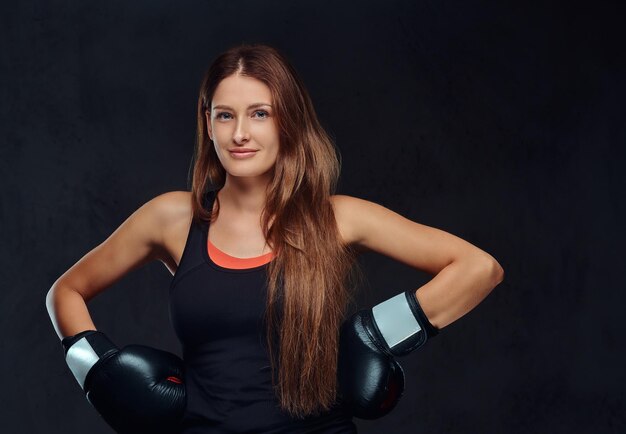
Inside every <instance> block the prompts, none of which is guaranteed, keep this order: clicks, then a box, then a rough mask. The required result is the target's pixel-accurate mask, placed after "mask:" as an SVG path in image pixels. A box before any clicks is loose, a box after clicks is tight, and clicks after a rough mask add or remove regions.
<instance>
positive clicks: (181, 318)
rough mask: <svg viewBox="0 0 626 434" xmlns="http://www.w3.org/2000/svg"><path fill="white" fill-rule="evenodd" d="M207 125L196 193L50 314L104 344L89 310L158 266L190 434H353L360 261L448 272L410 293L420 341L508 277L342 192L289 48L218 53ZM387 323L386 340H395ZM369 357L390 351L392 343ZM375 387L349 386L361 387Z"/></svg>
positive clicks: (470, 251) (61, 292) (105, 260)
mask: <svg viewBox="0 0 626 434" xmlns="http://www.w3.org/2000/svg"><path fill="white" fill-rule="evenodd" d="M197 114H198V134H197V143H196V153H195V160H194V165H193V172H192V187H191V191H190V192H182V191H176V192H169V193H165V194H162V195H160V196H157V197H155V198H154V199H152V200H150V201H149V202H147V203H146V204H144V205H143V206H142V207H140V208H139V209H138V210H137V211H135V212H134V213H133V214H132V215H131V216H130V217H129V218H128V219H127V220H126V221H125V222H124V223H123V224H122V225H121V226H120V227H119V228H118V229H117V230H116V231H115V232H114V233H113V234H112V235H111V236H110V237H109V238H108V239H107V240H105V241H104V242H103V243H102V244H101V245H99V246H97V247H96V248H95V249H93V250H92V251H91V252H89V253H88V254H87V255H85V257H84V258H82V259H81V260H80V261H78V262H77V263H76V264H75V265H74V266H72V267H71V268H70V269H69V270H68V271H67V272H66V273H64V274H63V275H62V276H61V277H60V278H59V279H58V280H57V281H56V282H55V284H54V285H53V287H52V288H51V290H50V292H49V294H48V297H47V305H48V310H49V313H50V317H51V319H52V321H53V324H54V326H55V329H56V331H57V334H58V335H59V337H60V338H64V337H65V338H66V339H68V337H70V338H73V337H75V336H80V333H81V332H83V333H84V332H85V331H92V332H91V333H94V332H93V331H95V330H96V328H95V325H94V324H93V322H92V320H91V318H90V315H89V313H88V310H87V307H86V302H88V301H89V300H90V299H91V298H93V297H94V296H95V295H97V294H98V293H100V292H101V291H103V290H105V289H106V288H107V287H109V286H110V285H112V284H113V283H114V282H116V281H117V280H119V279H120V278H122V277H123V276H124V275H125V274H126V273H128V272H129V271H131V270H133V269H135V268H137V267H139V266H142V265H144V264H146V263H148V262H150V261H153V260H160V261H161V262H163V264H164V265H165V266H166V267H167V268H168V269H169V270H170V272H171V273H172V274H173V275H174V277H173V279H172V284H171V286H170V309H171V316H172V321H173V323H174V327H175V330H176V333H177V335H178V337H179V338H180V339H181V342H182V345H183V359H184V368H185V374H184V375H185V380H184V381H185V386H186V407H185V410H184V417H183V427H184V428H183V429H182V432H184V433H201V432H202V433H209V432H227V431H228V432H247V431H250V432H312V431H315V432H326V433H331V432H332V433H339V432H356V429H355V426H354V424H353V422H352V420H351V418H352V415H353V412H351V411H350V410H349V409H347V408H346V406H344V405H342V400H343V399H344V398H345V400H346V401H350V400H351V399H352V400H353V401H355V400H358V399H361V401H363V397H359V398H358V399H356V398H354V396H352V394H354V393H356V394H358V393H360V392H359V391H357V392H355V391H351V390H347V388H344V389H343V390H341V391H339V390H338V381H337V374H338V372H337V370H338V369H337V365H338V363H337V359H338V354H339V338H340V336H339V330H340V326H341V325H342V323H343V324H347V322H346V317H345V314H346V310H347V305H348V303H349V301H350V300H351V294H352V290H351V282H353V281H352V280H351V279H350V276H351V271H354V269H355V267H354V265H355V264H356V262H355V259H356V256H357V254H358V252H360V251H363V250H371V251H375V252H378V253H381V254H384V255H386V256H389V257H391V258H393V259H396V260H398V261H400V262H402V263H405V264H407V265H410V266H412V267H415V268H416V269H419V270H423V271H426V272H428V273H431V274H433V275H436V276H435V277H434V278H433V279H432V280H431V281H430V282H428V283H427V284H426V285H424V286H422V287H421V288H419V289H418V290H415V289H412V290H411V291H407V300H409V299H411V298H412V299H413V300H412V301H411V303H412V306H413V313H414V314H415V317H416V320H417V322H416V324H419V325H417V328H416V329H415V330H419V329H420V328H421V329H424V330H425V329H428V330H435V331H436V330H439V329H441V328H443V327H445V326H447V325H448V324H450V323H451V322H453V321H455V320H457V319H458V318H460V317H461V316H463V315H464V314H466V313H467V312H468V311H470V310H471V309H473V308H474V307H475V306H476V305H477V304H478V303H480V301H481V300H482V299H483V298H484V297H486V296H487V295H488V293H489V292H490V291H491V290H492V289H493V288H494V287H495V286H496V285H497V284H498V283H499V282H500V281H501V280H502V278H503V271H502V268H501V267H500V265H499V264H498V263H497V261H496V260H495V259H494V258H493V257H491V256H490V255H489V254H487V253H486V252H484V251H482V250H480V249H479V248H477V247H475V246H473V245H471V244H470V243H468V242H466V241H464V240H462V239H460V238H458V237H456V236H454V235H451V234H449V233H446V232H444V231H441V230H438V229H435V228H432V227H428V226H424V225H421V224H418V223H416V222H413V221H410V220H408V219H406V218H404V217H402V216H400V215H398V214H396V213H394V212H393V211H391V210H388V209H386V208H384V207H382V206H380V205H377V204H375V203H372V202H369V201H366V200H362V199H358V198H355V197H350V196H345V195H333V193H334V191H335V188H336V182H337V179H338V176H339V160H338V156H337V153H336V150H335V147H334V144H333V142H332V141H331V139H330V138H329V136H328V135H327V134H326V133H325V131H324V130H323V128H322V126H321V125H320V123H319V121H318V119H317V116H316V114H315V111H314V108H313V105H312V102H311V99H310V97H309V95H308V92H307V91H306V89H305V87H304V85H303V83H302V81H301V80H300V79H299V78H298V76H297V74H296V72H295V70H294V69H293V67H292V66H291V65H290V64H289V62H288V61H287V60H286V59H285V58H284V56H282V55H281V53H279V52H278V51H277V50H275V49H273V48H271V47H268V46H265V45H241V46H237V47H233V48H231V49H230V50H228V51H226V52H225V53H223V54H221V55H220V56H219V57H218V58H217V59H216V60H215V61H214V63H213V64H212V65H211V67H210V68H209V70H208V71H207V73H206V75H205V77H204V79H203V82H202V86H201V89H200V96H199V99H198V113H197ZM418 302H419V303H418ZM415 306H421V310H420V309H419V308H416V307H415ZM397 309H400V308H397ZM418 311H419V315H418V314H417V312H418ZM392 312H393V311H392ZM407 312H408V308H407ZM379 315H380V314H379ZM389 316H392V315H389ZM418 317H419V318H418ZM377 321H378V323H379V324H378V326H379V327H373V329H376V330H379V331H380V332H382V334H383V335H385V333H384V332H385V331H384V330H383V326H382V321H381V320H380V318H377ZM420 326H421V327H420ZM342 333H343V335H342V336H345V335H348V334H349V333H348V332H345V333H344V332H343V331H342ZM357 335H358V333H350V338H345V339H351V340H352V342H351V343H349V344H344V343H343V341H342V346H348V345H350V346H351V350H350V351H348V350H345V351H344V356H343V364H344V365H346V364H347V366H351V364H353V363H354V361H353V360H350V359H348V358H347V355H348V353H350V355H351V356H353V355H354V351H352V348H356V347H354V346H353V345H356V344H355V343H354V342H355V341H354V340H355V339H362V338H363V336H364V335H361V336H360V337H358V336H357ZM367 336H371V333H369V334H367ZM416 336H417V334H416ZM342 339H344V338H343V337H342ZM384 339H386V335H385V338H382V337H380V340H381V341H382V340H384ZM425 339H426V338H425V337H424V339H423V340H422V341H421V342H422V343H423V341H425ZM74 342H76V340H74V341H72V342H69V343H68V344H67V345H66V351H67V349H68V348H70V347H71V346H72V345H73V343H74ZM358 345H360V347H363V348H364V347H365V346H368V348H370V349H371V348H373V347H375V346H377V347H380V346H381V345H382V346H384V347H385V348H387V349H390V348H392V344H390V343H389V340H387V343H386V344H380V345H379V344H377V345H371V342H369V343H365V344H364V343H363V342H360V343H359V344H358ZM420 345H421V344H420ZM92 347H95V345H92ZM415 347H416V346H413V347H412V348H415ZM90 348H91V347H90ZM342 348H343V347H342ZM412 348H411V349H412ZM392 349H393V348H392ZM373 351H376V349H375V348H374V350H373ZM390 353H391V354H392V355H393V354H396V353H394V351H390ZM368 357H369V356H368ZM385 357H386V356H385ZM68 364H69V362H68ZM90 366H91V365H90ZM70 368H71V369H72V366H70ZM390 369H391V370H392V371H394V372H396V374H395V375H397V371H398V369H397V368H394V367H392V368H390ZM77 370H80V369H78V368H77ZM73 372H74V369H73ZM74 374H75V376H76V375H77V374H76V372H74ZM339 374H340V375H343V378H345V377H346V376H348V375H350V374H349V373H347V372H346V373H344V374H342V373H339ZM180 376H181V377H182V374H181V375H180ZM362 377H363V376H358V377H355V378H353V380H354V381H353V382H352V386H355V384H356V386H355V387H356V388H357V389H358V388H361V389H362V390H364V389H365V388H364V387H362V385H359V384H358V382H359V381H360V379H361V378H362ZM172 378H174V379H176V376H175V375H174V376H173V377H172ZM77 379H78V377H77ZM402 379H403V378H402ZM83 381H84V378H83ZM79 382H80V381H79ZM173 382H175V381H173ZM348 383H349V381H348ZM343 384H347V383H346V381H345V380H344V383H343ZM81 385H83V384H82V383H81ZM362 390H361V391H362ZM338 392H341V393H338ZM386 393H388V392H386ZM400 394H401V392H400ZM348 395H350V396H348ZM398 397H399V396H395V397H392V398H389V397H386V398H385V399H386V400H387V401H389V399H396V400H397V398H398ZM367 399H369V397H368V398H367ZM94 405H96V404H94Z"/></svg>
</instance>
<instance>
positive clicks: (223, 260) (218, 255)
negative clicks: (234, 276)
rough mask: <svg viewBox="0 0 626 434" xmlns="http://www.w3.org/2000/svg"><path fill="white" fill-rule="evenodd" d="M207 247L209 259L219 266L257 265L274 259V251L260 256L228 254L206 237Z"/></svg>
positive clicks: (237, 267) (238, 268)
mask: <svg viewBox="0 0 626 434" xmlns="http://www.w3.org/2000/svg"><path fill="white" fill-rule="evenodd" d="M207 249H208V251H209V256H210V257H211V260H212V261H213V262H215V263H216V264H217V265H219V266H220V267H224V268H232V269H235V270H241V269H245V268H254V267H259V266H261V265H264V264H267V263H268V262H270V261H271V260H272V259H274V252H269V253H266V254H264V255H261V256H255V257H253V258H237V257H235V256H231V255H229V254H228V253H225V252H222V251H221V250H220V249H218V248H217V247H215V245H213V243H212V242H211V240H209V239H208V237H207Z"/></svg>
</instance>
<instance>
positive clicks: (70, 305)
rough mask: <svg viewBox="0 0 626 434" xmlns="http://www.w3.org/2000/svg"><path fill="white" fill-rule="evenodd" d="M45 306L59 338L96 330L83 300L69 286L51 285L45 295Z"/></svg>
mask: <svg viewBox="0 0 626 434" xmlns="http://www.w3.org/2000/svg"><path fill="white" fill-rule="evenodd" d="M46 308H47V309H48V315H49V316H50V320H51V321H52V325H53V326H54V329H55V331H56V332H57V335H58V336H59V339H63V338H64V337H66V336H72V335H75V334H77V333H79V332H82V331H84V330H96V326H95V325H94V323H93V321H92V319H91V315H89V310H88V309H87V304H86V303H85V300H84V299H83V297H82V296H81V295H80V294H79V293H78V292H76V291H74V290H73V289H71V288H68V287H64V286H62V285H56V284H55V285H53V286H52V288H50V291H48V295H47V296H46Z"/></svg>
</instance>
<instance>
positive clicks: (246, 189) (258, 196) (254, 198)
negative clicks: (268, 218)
mask: <svg viewBox="0 0 626 434" xmlns="http://www.w3.org/2000/svg"><path fill="white" fill-rule="evenodd" d="M268 184H269V182H259V179H258V178H242V177H232V176H229V175H226V182H225V183H224V187H222V188H221V189H220V191H219V198H220V201H221V203H223V204H226V205H227V206H228V207H230V208H231V209H232V210H234V211H235V212H237V213H242V214H253V215H260V214H261V212H262V211H263V208H264V207H265V200H266V197H267V195H266V191H267V186H268Z"/></svg>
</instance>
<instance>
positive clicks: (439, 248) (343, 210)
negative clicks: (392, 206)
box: [332, 195, 504, 329]
mask: <svg viewBox="0 0 626 434" xmlns="http://www.w3.org/2000/svg"><path fill="white" fill-rule="evenodd" d="M332 203H333V207H334V210H335V215H336V217H337V221H338V224H339V226H340V232H341V233H342V235H343V237H344V238H345V239H344V241H345V242H346V243H348V244H354V245H356V246H358V247H359V248H362V249H367V250H371V251H374V252H377V253H380V254H383V255H385V256H388V257H390V258H392V259H395V260H397V261H399V262H402V263H404V264H406V265H409V266H411V267H414V268H416V269H418V270H421V271H425V272H427V273H429V274H431V275H434V277H433V278H432V279H431V280H430V281H429V282H428V283H426V284H425V285H423V286H421V287H419V288H417V289H416V293H415V294H416V297H417V299H418V302H419V304H420V306H421V307H422V310H423V311H424V314H426V316H427V317H428V319H429V321H430V323H431V324H432V325H433V326H435V327H436V328H437V329H441V328H443V327H445V326H447V325H449V324H450V323H452V322H454V321H456V320H457V319H459V318H460V317H462V316H463V315H465V314H466V313H467V312H469V311H470V310H472V309H473V308H474V307H476V306H477V305H478V304H479V303H480V302H481V301H482V300H483V299H484V298H485V297H486V296H487V295H489V293H490V292H491V291H492V290H493V288H495V287H496V286H497V285H498V284H499V283H500V282H502V280H503V278H504V271H503V269H502V267H501V266H500V264H499V263H498V261H496V260H495V258H493V257H492V256H491V255H490V254H488V253H487V252H485V251H483V250H481V249H479V248H478V247H476V246H474V245H472V244H470V243H469V242H467V241H465V240H463V239H461V238H459V237H457V236H455V235H452V234H450V233H448V232H445V231H442V230H440V229H436V228H433V227H429V226H426V225H422V224H419V223H416V222H414V221H412V220H409V219H407V218H405V217H403V216H401V215H400V214H397V213H395V212H393V211H391V210H389V209H387V208H385V207H383V206H381V205H378V204H376V203H374V202H369V201H367V200H363V199H359V198H356V197H352V196H346V195H335V196H332Z"/></svg>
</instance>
